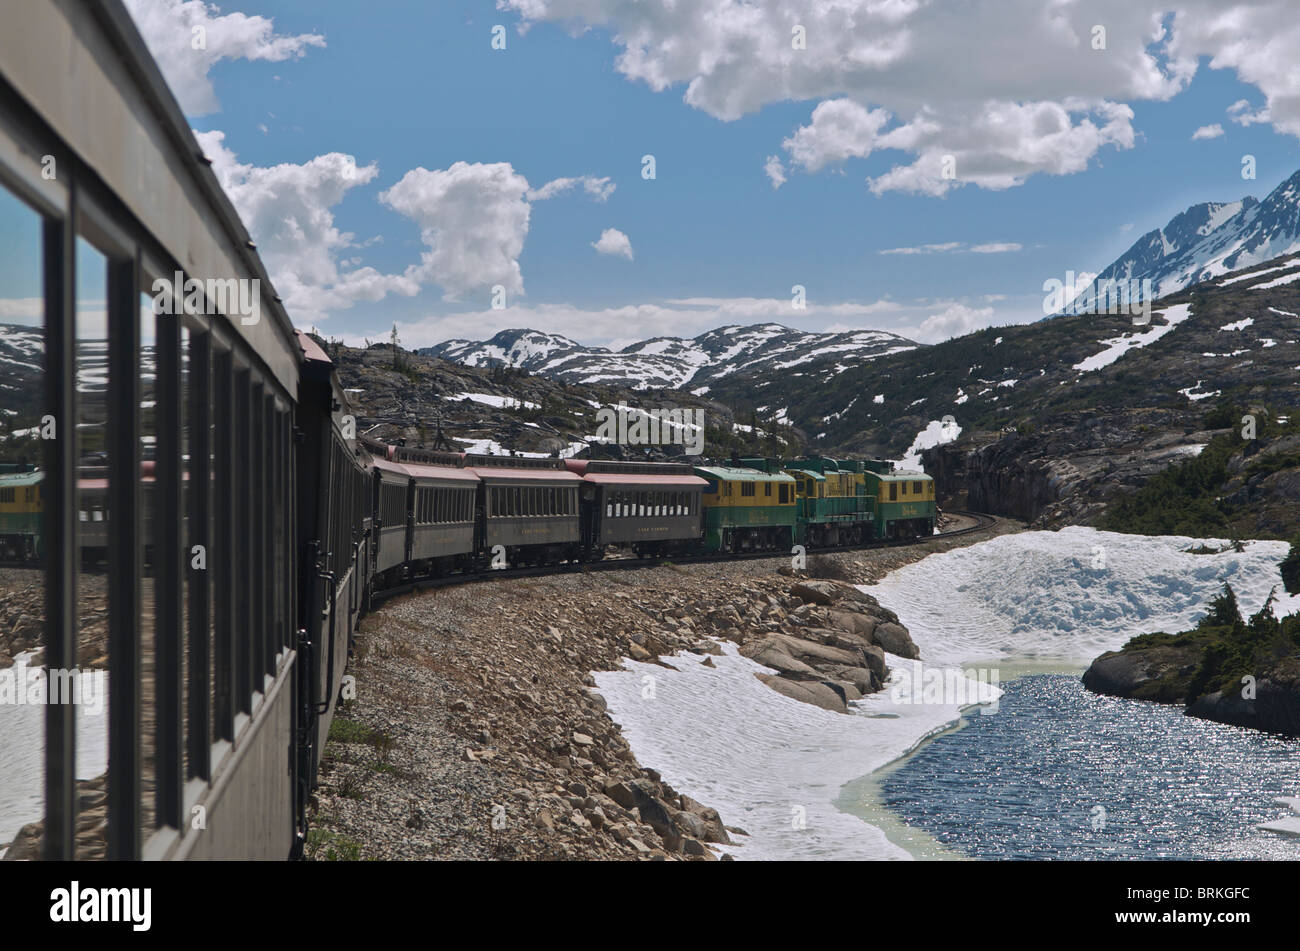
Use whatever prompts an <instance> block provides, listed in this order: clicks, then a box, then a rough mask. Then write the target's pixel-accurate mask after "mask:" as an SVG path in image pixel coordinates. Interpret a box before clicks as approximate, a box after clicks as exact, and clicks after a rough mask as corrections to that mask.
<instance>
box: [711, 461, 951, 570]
mask: <svg viewBox="0 0 1300 951" xmlns="http://www.w3.org/2000/svg"><path fill="white" fill-rule="evenodd" d="M695 473H696V475H699V476H701V477H702V478H704V479H707V480H708V482H709V486H708V488H706V489H705V492H704V497H703V504H704V547H705V548H706V549H707V550H708V551H724V552H726V551H762V550H766V551H776V550H786V551H788V550H789V549H790V547H792V546H793V545H803V546H805V547H807V548H834V547H837V546H841V545H862V544H866V543H868V542H872V541H899V540H904V539H909V538H921V537H924V536H927V535H932V534H933V533H934V523H935V517H936V515H937V510H936V508H935V494H934V480H933V479H931V478H930V477H929V476H927V475H926V474H925V473H923V472H906V471H897V472H896V471H893V467H892V466H891V464H890V463H888V462H885V461H883V460H878V459H871V460H866V461H859V460H854V459H828V458H825V457H822V456H808V457H805V458H803V459H757V458H748V459H737V460H733V463H732V465H730V466H697V467H696V469H695Z"/></svg>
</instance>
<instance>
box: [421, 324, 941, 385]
mask: <svg viewBox="0 0 1300 951" xmlns="http://www.w3.org/2000/svg"><path fill="white" fill-rule="evenodd" d="M919 346H920V344H917V343H915V342H913V341H911V340H907V339H906V338H904V337H900V336H898V335H897V334H891V333H887V332H885V331H880V330H856V331H848V332H844V333H810V332H807V331H802V330H792V329H791V328H789V327H784V326H782V325H780V324H754V325H752V326H744V327H742V326H739V325H731V326H727V327H719V328H717V329H716V330H710V331H709V332H707V333H703V334H700V335H699V336H698V337H689V338H688V337H652V338H650V339H648V340H642V341H639V342H637V343H634V344H631V345H629V346H627V347H624V348H623V349H622V350H617V351H614V350H608V349H605V348H603V347H586V346H583V345H581V344H579V343H576V342H575V341H573V340H570V339H569V338H567V337H563V336H560V335H558V334H548V333H542V332H539V331H536V330H503V331H501V332H500V333H498V334H496V335H495V336H494V337H492V338H491V339H490V340H484V341H472V340H448V341H445V342H444V343H440V344H438V345H437V346H434V347H426V348H424V349H422V350H420V351H418V352H419V353H421V354H423V355H425V356H432V357H441V358H443V359H445V360H450V361H452V362H455V363H463V364H465V365H466V366H475V367H491V366H509V367H520V368H523V369H525V370H528V371H529V372H530V373H536V374H539V375H541V376H546V377H550V378H551V379H555V380H561V381H563V382H566V383H579V384H588V385H590V384H604V385H609V386H624V387H631V388H633V389H640V390H644V389H659V388H666V389H683V390H690V391H692V392H694V393H695V394H696V395H703V394H705V393H707V392H708V391H709V389H710V388H711V387H712V386H713V385H714V384H715V383H716V382H717V381H718V380H721V379H724V378H726V377H730V376H733V375H734V376H743V375H745V374H749V373H777V372H795V373H800V374H807V373H812V374H816V375H819V376H834V375H836V374H838V373H842V372H844V371H845V370H847V369H849V368H850V367H855V366H859V365H861V364H863V363H866V362H869V361H871V360H875V359H876V358H878V357H881V356H887V355H890V354H894V353H904V352H906V351H909V350H915V349H917V348H918V347H919Z"/></svg>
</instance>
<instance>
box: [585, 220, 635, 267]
mask: <svg viewBox="0 0 1300 951" xmlns="http://www.w3.org/2000/svg"><path fill="white" fill-rule="evenodd" d="M591 246H592V247H593V248H595V249H596V253H597V254H613V255H615V256H617V257H624V258H627V259H628V260H629V261H631V260H632V242H631V241H629V240H628V237H627V235H625V234H624V233H623V232H621V231H619V230H618V229H617V228H606V229H605V230H604V231H602V232H601V233H600V237H599V238H597V239H596V240H595V241H593V242H591Z"/></svg>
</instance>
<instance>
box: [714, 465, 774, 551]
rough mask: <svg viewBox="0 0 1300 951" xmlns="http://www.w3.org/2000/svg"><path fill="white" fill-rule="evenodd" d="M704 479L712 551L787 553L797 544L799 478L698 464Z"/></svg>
mask: <svg viewBox="0 0 1300 951" xmlns="http://www.w3.org/2000/svg"><path fill="white" fill-rule="evenodd" d="M695 474H696V475H697V476H699V477H700V478H702V479H704V480H705V481H706V482H707V483H708V485H706V486H705V487H704V494H703V496H702V502H703V505H704V547H705V549H706V550H708V551H787V552H788V551H789V550H790V549H791V547H792V546H793V545H794V532H795V505H796V497H795V480H794V477H793V476H789V475H786V474H785V473H782V472H764V471H761V470H759V469H752V468H748V467H744V466H696V467H695Z"/></svg>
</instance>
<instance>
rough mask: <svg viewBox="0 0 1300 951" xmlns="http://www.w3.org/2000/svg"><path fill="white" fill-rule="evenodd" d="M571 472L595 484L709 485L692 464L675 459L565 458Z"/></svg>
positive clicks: (693, 486) (678, 486) (662, 486)
mask: <svg viewBox="0 0 1300 951" xmlns="http://www.w3.org/2000/svg"><path fill="white" fill-rule="evenodd" d="M564 463H565V465H566V466H567V467H568V468H569V471H570V472H576V473H577V474H578V475H580V476H582V481H584V482H590V483H591V484H593V485H637V486H644V487H646V488H650V489H653V488H656V487H660V488H666V487H669V486H675V487H677V488H683V487H687V488H699V487H701V486H704V485H707V484H708V483H707V481H706V480H704V479H701V478H700V477H699V476H697V475H695V474H694V473H693V472H692V471H691V467H690V466H687V465H682V464H681V463H673V462H618V461H606V460H603V459H599V460H592V459H566V460H564Z"/></svg>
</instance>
